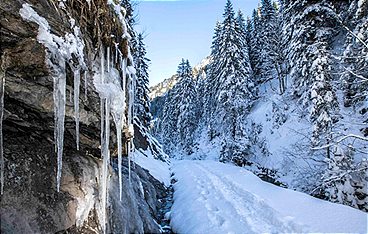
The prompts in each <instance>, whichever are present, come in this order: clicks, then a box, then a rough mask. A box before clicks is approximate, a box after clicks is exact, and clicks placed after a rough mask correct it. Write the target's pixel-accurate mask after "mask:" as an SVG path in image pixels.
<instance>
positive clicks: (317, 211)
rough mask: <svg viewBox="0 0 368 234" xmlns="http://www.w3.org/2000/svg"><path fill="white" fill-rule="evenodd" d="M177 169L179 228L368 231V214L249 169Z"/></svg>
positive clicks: (191, 164)
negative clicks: (282, 185)
mask: <svg viewBox="0 0 368 234" xmlns="http://www.w3.org/2000/svg"><path fill="white" fill-rule="evenodd" d="M173 171H174V173H175V179H176V180H177V181H178V182H177V183H176V184H174V190H175V192H174V205H173V207H172V212H171V226H172V228H173V231H174V232H178V233H263V232H273V233H275V232H276V233H280V232H283V233H285V232H287V233H290V232H360V233H366V232H367V214H366V213H363V212H361V211H358V210H355V209H352V208H350V207H346V206H341V205H337V204H332V203H329V202H325V201H322V200H319V199H315V198H313V197H310V196H308V195H306V194H303V193H299V192H295V191H291V190H287V189H283V188H279V187H276V186H273V185H271V184H268V183H265V182H263V181H261V180H260V179H259V178H257V177H256V176H254V175H253V174H251V173H250V172H248V171H246V170H245V169H243V168H239V167H235V166H231V165H225V164H221V163H218V162H213V161H178V162H175V163H174V165H173Z"/></svg>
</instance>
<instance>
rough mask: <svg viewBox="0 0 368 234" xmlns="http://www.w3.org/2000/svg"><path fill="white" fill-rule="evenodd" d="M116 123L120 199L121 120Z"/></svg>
mask: <svg viewBox="0 0 368 234" xmlns="http://www.w3.org/2000/svg"><path fill="white" fill-rule="evenodd" d="M117 122H118V124H116V123H115V125H116V135H117V138H118V171H119V198H120V201H121V198H122V195H123V186H122V185H123V176H122V163H123V160H122V159H123V158H122V150H123V149H122V138H121V131H122V129H121V121H117Z"/></svg>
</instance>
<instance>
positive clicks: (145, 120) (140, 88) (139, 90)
mask: <svg viewBox="0 0 368 234" xmlns="http://www.w3.org/2000/svg"><path fill="white" fill-rule="evenodd" d="M146 53H147V52H146V48H145V44H144V42H143V35H142V34H141V33H139V34H138V37H137V48H136V61H135V69H136V92H135V98H134V101H135V104H134V116H136V119H137V120H138V121H139V122H140V125H141V126H143V127H144V128H146V129H148V128H149V124H150V121H151V119H152V116H151V113H150V99H149V96H148V93H149V87H148V85H149V80H148V63H149V61H150V60H149V59H148V58H146Z"/></svg>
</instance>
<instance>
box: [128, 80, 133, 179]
mask: <svg viewBox="0 0 368 234" xmlns="http://www.w3.org/2000/svg"><path fill="white" fill-rule="evenodd" d="M133 88H134V86H133V76H132V75H129V101H128V105H129V106H128V128H129V132H131V131H132V129H131V128H132V123H133V121H132V116H133ZM132 141H133V139H130V140H129V142H128V169H129V181H130V177H131V175H130V174H131V165H130V164H131V162H130V160H131V158H132V156H131V153H132Z"/></svg>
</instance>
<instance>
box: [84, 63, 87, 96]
mask: <svg viewBox="0 0 368 234" xmlns="http://www.w3.org/2000/svg"><path fill="white" fill-rule="evenodd" d="M87 72H88V71H87V70H86V71H84V101H87V94H88V82H87Z"/></svg>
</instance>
